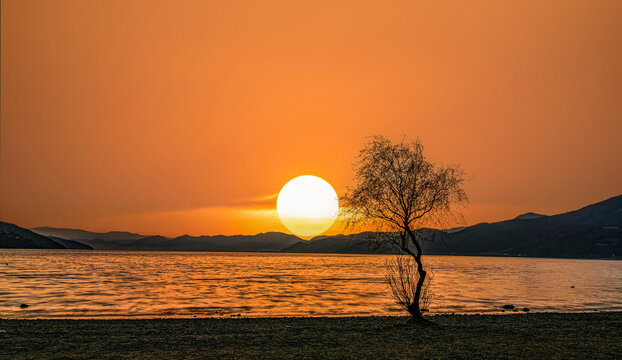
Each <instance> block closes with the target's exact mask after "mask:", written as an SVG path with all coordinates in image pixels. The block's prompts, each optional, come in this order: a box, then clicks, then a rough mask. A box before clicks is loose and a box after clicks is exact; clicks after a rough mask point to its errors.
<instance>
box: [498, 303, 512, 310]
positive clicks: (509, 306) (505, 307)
mask: <svg viewBox="0 0 622 360" xmlns="http://www.w3.org/2000/svg"><path fill="white" fill-rule="evenodd" d="M501 308H502V309H507V310H512V309H514V305H511V304H505V305H503V306H502V307H501Z"/></svg>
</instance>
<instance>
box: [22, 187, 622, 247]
mask: <svg viewBox="0 0 622 360" xmlns="http://www.w3.org/2000/svg"><path fill="white" fill-rule="evenodd" d="M33 231H35V232H37V233H39V234H40V235H46V236H48V237H47V239H49V240H52V241H54V240H56V242H57V243H60V242H61V240H63V239H66V240H65V241H70V240H74V241H75V240H80V242H82V243H85V244H88V245H90V246H92V247H93V248H95V249H100V250H180V251H272V252H302V253H342V254H374V253H376V254H377V253H395V252H396V251H395V250H394V249H386V248H385V249H376V248H373V247H371V246H370V241H369V238H371V237H373V236H374V235H375V234H374V233H360V234H352V235H334V236H332V235H331V236H326V235H323V236H318V237H315V238H313V239H311V240H309V241H306V240H302V239H300V238H298V237H297V236H295V235H289V234H284V233H278V232H269V233H262V234H257V235H232V236H224V235H216V236H189V235H183V236H179V237H176V238H167V237H163V236H159V235H156V236H143V235H140V234H135V233H129V232H119V231H116V232H109V233H94V232H89V231H84V230H77V229H58V228H35V229H33ZM422 231H429V232H430V234H431V235H433V237H434V239H435V240H434V241H431V242H426V243H424V253H425V254H435V255H481V256H539V257H578V258H620V257H621V255H622V195H619V196H615V197H612V198H609V199H607V200H604V201H601V202H598V203H595V204H591V205H588V206H585V207H583V208H581V209H578V210H574V211H570V212H566V213H563V214H557V215H551V216H547V215H541V214H536V213H526V214H522V215H519V216H517V217H516V218H514V219H511V220H505V221H499V222H494V223H480V224H476V225H472V226H468V227H464V228H454V229H450V230H446V231H443V230H435V229H425V230H422ZM59 235H64V236H66V237H65V238H63V237H62V236H59Z"/></svg>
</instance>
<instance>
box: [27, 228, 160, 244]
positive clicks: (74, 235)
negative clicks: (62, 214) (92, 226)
mask: <svg viewBox="0 0 622 360" xmlns="http://www.w3.org/2000/svg"><path fill="white" fill-rule="evenodd" d="M30 230H32V231H33V232H36V233H37V234H40V235H44V236H53V237H57V238H61V239H67V240H91V239H101V240H107V241H115V240H136V239H142V238H145V237H147V236H148V235H140V234H136V233H131V232H127V231H109V232H106V233H98V232H93V231H86V230H80V229H64V228H54V227H45V226H43V227H36V228H32V229H30Z"/></svg>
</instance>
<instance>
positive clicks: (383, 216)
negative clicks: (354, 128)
mask: <svg viewBox="0 0 622 360" xmlns="http://www.w3.org/2000/svg"><path fill="white" fill-rule="evenodd" d="M354 168H355V175H354V187H353V188H348V191H347V193H346V194H345V196H343V198H342V200H343V203H344V205H345V206H344V212H343V216H344V220H345V221H346V223H347V224H348V225H349V226H359V225H364V226H367V227H370V226H371V227H372V228H373V229H375V230H376V231H377V234H378V237H377V238H376V239H375V240H376V242H377V244H378V245H380V246H382V245H388V244H392V245H393V246H394V247H397V248H398V249H400V250H401V251H402V252H403V253H405V254H407V255H410V256H411V257H412V259H413V260H414V264H413V266H415V267H416V272H414V271H413V272H401V276H404V275H406V276H415V278H412V279H405V280H406V281H411V282H413V281H414V291H413V292H412V296H411V297H407V298H402V299H398V298H396V301H398V303H399V302H400V301H402V302H403V301H408V302H410V303H409V304H404V307H405V309H406V310H407V311H408V312H409V313H410V315H411V316H412V318H411V321H417V320H421V319H422V316H421V309H422V306H421V305H422V304H421V295H422V289H423V287H424V284H425V283H426V275H427V272H426V270H425V269H424V266H423V263H422V261H421V256H422V254H423V252H422V243H423V241H426V240H430V239H431V237H432V236H434V235H433V234H434V233H435V232H433V231H429V230H428V231H426V230H425V229H423V227H424V226H438V225H443V224H446V223H447V222H448V221H455V220H457V219H458V218H459V217H460V214H459V213H457V212H455V211H453V205H455V204H460V203H465V202H467V201H468V199H467V196H466V193H465V191H464V189H463V188H462V187H463V185H464V182H465V181H466V178H465V175H464V172H463V171H462V170H461V168H460V166H458V165H450V166H436V165H434V164H433V163H431V162H429V161H428V160H427V159H426V158H425V157H424V156H423V146H422V145H421V143H420V142H419V140H418V139H417V140H414V141H409V142H407V141H405V140H402V142H400V143H397V144H393V143H391V141H390V140H388V139H385V138H384V137H382V136H375V137H372V138H370V139H369V141H368V142H367V143H366V144H365V146H364V147H363V149H362V150H361V152H360V154H359V157H358V160H357V161H356V162H355V163H354ZM411 264H412V263H411ZM404 265H405V263H404V262H401V263H400V266H404ZM389 284H390V285H391V281H389ZM395 290H396V289H395V288H393V287H392V291H393V292H394V293H395Z"/></svg>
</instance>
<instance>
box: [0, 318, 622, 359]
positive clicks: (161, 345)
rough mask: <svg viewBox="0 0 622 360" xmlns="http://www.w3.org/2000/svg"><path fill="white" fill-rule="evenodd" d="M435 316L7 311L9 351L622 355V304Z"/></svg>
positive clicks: (0, 337) (0, 352) (7, 355)
mask: <svg viewBox="0 0 622 360" xmlns="http://www.w3.org/2000/svg"><path fill="white" fill-rule="evenodd" d="M431 320H432V324H431V325H421V324H418V325H402V324H404V319H403V318H388V317H354V318H259V319H257V318H255V319H253V318H241V319H240V318H238V319H168V320H0V359H45V358H58V359H60V358H62V359H84V358H115V359H117V358H126V359H180V358H204V359H205V358H295V359H305V358H317V359H332V358H351V359H363V358H367V359H378V358H408V359H413V358H454V359H456V358H474V357H475V358H495V359H497V358H524V359H532V358H547V359H567V358H590V359H592V358H601V359H620V358H622V312H610V313H594V314H520V315H519V314H517V315H469V316H460V315H446V316H435V317H432V318H431Z"/></svg>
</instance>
